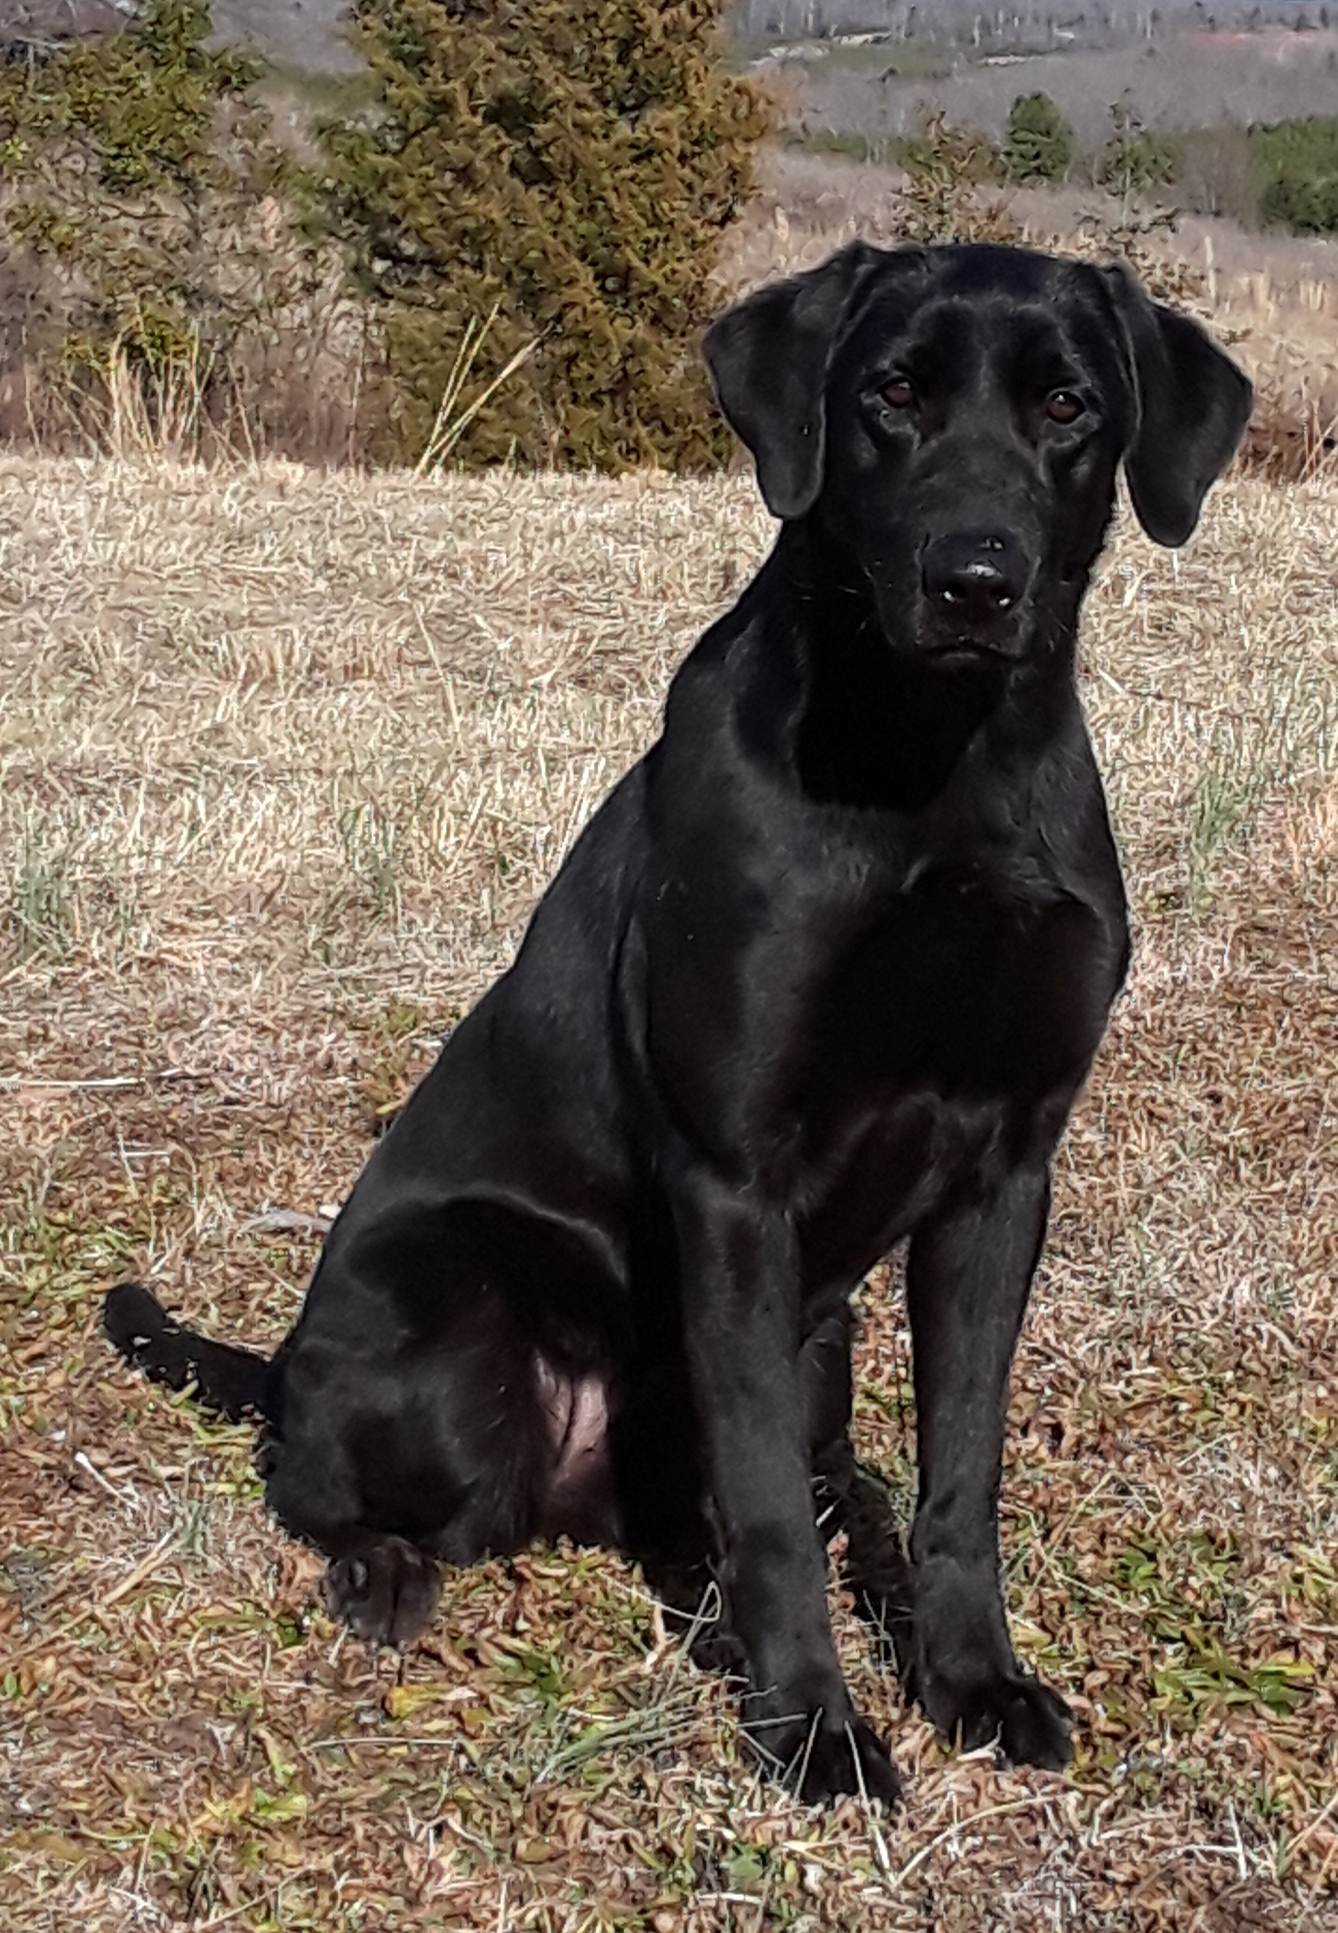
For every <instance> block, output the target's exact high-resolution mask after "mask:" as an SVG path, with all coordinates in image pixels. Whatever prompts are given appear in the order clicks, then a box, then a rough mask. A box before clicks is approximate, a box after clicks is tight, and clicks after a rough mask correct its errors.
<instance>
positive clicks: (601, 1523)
mask: <svg viewBox="0 0 1338 1933" xmlns="http://www.w3.org/2000/svg"><path fill="white" fill-rule="evenodd" d="M534 1371H535V1381H536V1383H537V1384H538V1394H539V1401H540V1403H541V1405H542V1407H543V1414H544V1420H545V1422H546V1423H547V1425H548V1435H549V1441H550V1442H551V1443H552V1446H553V1467H552V1470H551V1473H550V1475H549V1479H548V1497H547V1509H546V1511H545V1528H546V1531H547V1533H548V1534H549V1535H550V1536H555V1535H559V1534H561V1533H563V1532H565V1533H566V1534H567V1535H568V1536H572V1537H574V1538H575V1539H576V1540H577V1542H578V1543H579V1542H599V1541H602V1540H603V1539H605V1538H606V1537H608V1536H609V1535H610V1531H609V1528H608V1525H609V1521H610V1519H609V1513H610V1511H611V1509H612V1497H611V1486H610V1478H611V1471H610V1467H609V1391H608V1384H607V1383H606V1382H605V1380H604V1378H603V1377H602V1376H598V1375H594V1374H589V1373H587V1374H585V1375H581V1376H572V1375H570V1374H568V1373H567V1372H565V1371H563V1370H560V1369H555V1368H554V1366H553V1364H552V1363H550V1362H549V1361H547V1359H546V1358H545V1357H543V1356H536V1357H535V1359H534Z"/></svg>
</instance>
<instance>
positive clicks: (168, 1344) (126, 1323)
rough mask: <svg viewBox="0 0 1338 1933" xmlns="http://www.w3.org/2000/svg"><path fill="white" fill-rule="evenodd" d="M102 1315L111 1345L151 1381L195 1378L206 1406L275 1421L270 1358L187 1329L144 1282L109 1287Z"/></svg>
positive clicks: (233, 1418)
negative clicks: (175, 1320) (172, 1315)
mask: <svg viewBox="0 0 1338 1933" xmlns="http://www.w3.org/2000/svg"><path fill="white" fill-rule="evenodd" d="M102 1320H103V1323H104V1325H105V1327H106V1331H107V1334H108V1336H109V1337H110V1339H111V1342H112V1344H113V1346H114V1347H115V1348H116V1349H118V1350H119V1351H120V1353H121V1354H122V1355H123V1356H124V1357H125V1359H126V1361H127V1362H128V1363H133V1364H134V1366H135V1368H136V1369H142V1370H143V1371H144V1373H145V1375H146V1376H148V1377H149V1378H150V1379H151V1380H152V1381H153V1382H155V1383H166V1384H167V1386H168V1388H169V1389H185V1387H186V1385H187V1384H188V1383H194V1384H195V1385H196V1392H197V1394H198V1396H199V1400H200V1401H201V1402H202V1403H203V1404H204V1405H205V1407H206V1408H208V1409H212V1410H217V1411H218V1413H219V1414H220V1415H221V1416H225V1417H226V1418H227V1419H228V1420H229V1422H233V1423H237V1422H240V1421H241V1419H242V1418H243V1417H244V1416H247V1415H259V1416H262V1417H264V1418H265V1419H266V1420H267V1421H269V1422H271V1423H273V1422H276V1421H277V1415H276V1410H277V1403H276V1397H277V1394H278V1392H277V1387H276V1383H277V1369H276V1364H275V1363H274V1362H273V1361H272V1360H271V1359H270V1357H268V1356H262V1355H261V1354H260V1353H259V1352H258V1351H257V1350H255V1349H234V1348H233V1347H232V1346H231V1344H229V1343H225V1342H211V1341H210V1340H209V1338H208V1337H207V1336H200V1335H197V1334H196V1333H195V1331H194V1330H193V1329H183V1328H182V1327H181V1325H180V1323H178V1322H174V1321H173V1320H172V1318H171V1316H170V1315H168V1313H167V1311H166V1309H164V1307H163V1305H162V1303H161V1302H160V1301H159V1300H158V1298H157V1296H156V1295H153V1294H152V1293H151V1292H150V1291H149V1290H148V1289H146V1288H145V1287H144V1285H143V1284H142V1283H140V1282H122V1283H121V1285H120V1287H119V1288H115V1289H111V1290H110V1291H109V1292H108V1295H107V1300H106V1302H105V1304H104V1305H103V1310H102Z"/></svg>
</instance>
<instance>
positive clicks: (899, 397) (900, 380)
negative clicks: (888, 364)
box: [878, 376, 915, 409]
mask: <svg viewBox="0 0 1338 1933" xmlns="http://www.w3.org/2000/svg"><path fill="white" fill-rule="evenodd" d="M878 394H879V395H880V396H881V397H882V399H883V401H884V402H885V403H886V404H887V406H888V408H889V409H909V408H910V406H911V404H912V403H913V402H914V401H915V391H914V389H913V388H912V387H911V384H910V382H909V380H908V379H907V378H906V377H905V376H894V377H893V378H892V380H891V382H887V383H884V384H883V386H882V388H881V389H880V390H879V392H878Z"/></svg>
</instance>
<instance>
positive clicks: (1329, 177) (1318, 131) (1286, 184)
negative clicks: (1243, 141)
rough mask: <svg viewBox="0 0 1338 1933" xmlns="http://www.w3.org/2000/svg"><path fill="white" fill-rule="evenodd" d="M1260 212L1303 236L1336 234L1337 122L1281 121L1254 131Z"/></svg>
mask: <svg viewBox="0 0 1338 1933" xmlns="http://www.w3.org/2000/svg"><path fill="white" fill-rule="evenodd" d="M1251 145H1252V146H1253V148H1254V151H1255V155H1256V159H1257V163H1258V168H1259V174H1260V180H1261V189H1260V196H1259V212H1260V215H1261V217H1262V219H1263V220H1264V221H1265V222H1267V223H1269V224H1270V225H1272V226H1276V227H1279V228H1288V229H1290V230H1291V231H1292V232H1293V233H1294V234H1299V235H1331V234H1334V233H1338V120H1320V119H1311V120H1305V121H1279V122H1278V123H1277V124H1276V125H1275V126H1273V127H1266V128H1255V129H1253V130H1252V132H1251Z"/></svg>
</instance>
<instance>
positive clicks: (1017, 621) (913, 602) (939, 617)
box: [877, 586, 1031, 670]
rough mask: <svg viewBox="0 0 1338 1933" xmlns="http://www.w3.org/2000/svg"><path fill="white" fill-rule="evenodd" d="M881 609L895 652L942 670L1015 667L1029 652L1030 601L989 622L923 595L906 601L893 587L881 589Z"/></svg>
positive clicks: (884, 628) (1000, 612)
mask: <svg viewBox="0 0 1338 1933" xmlns="http://www.w3.org/2000/svg"><path fill="white" fill-rule="evenodd" d="M877 606H878V616H879V622H880V624H881V627H882V631H883V635H884V637H885V638H886V639H887V641H888V643H889V644H890V645H891V646H892V648H893V649H894V650H895V651H897V652H898V654H899V655H903V656H906V657H910V658H914V659H916V660H918V661H919V662H920V663H922V664H928V665H933V666H935V667H937V668H938V669H940V670H954V669H957V668H960V667H962V666H967V665H996V666H1008V665H1014V664H1018V663H1020V662H1021V660H1022V659H1023V658H1024V657H1025V656H1026V653H1027V639H1028V635H1029V631H1030V619H1031V600H1030V598H1029V597H1026V596H1024V597H1021V598H1019V599H1018V601H1017V603H1016V604H1014V605H1013V606H1012V607H1011V608H1008V609H1004V610H996V611H995V612H993V613H991V614H990V615H989V616H988V617H981V616H979V615H974V616H967V615H966V614H964V613H959V612H956V611H954V610H953V609H952V608H951V606H946V607H945V605H944V604H943V603H942V601H941V600H934V599H930V598H928V597H925V596H924V595H922V594H921V595H919V596H916V595H915V594H912V595H911V596H910V597H907V596H906V595H905V593H904V592H903V593H900V594H898V593H897V592H896V591H894V590H893V589H892V587H891V586H888V587H885V588H884V587H880V588H879V592H878V596H877ZM908 607H909V608H908ZM908 617H909V622H908Z"/></svg>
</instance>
